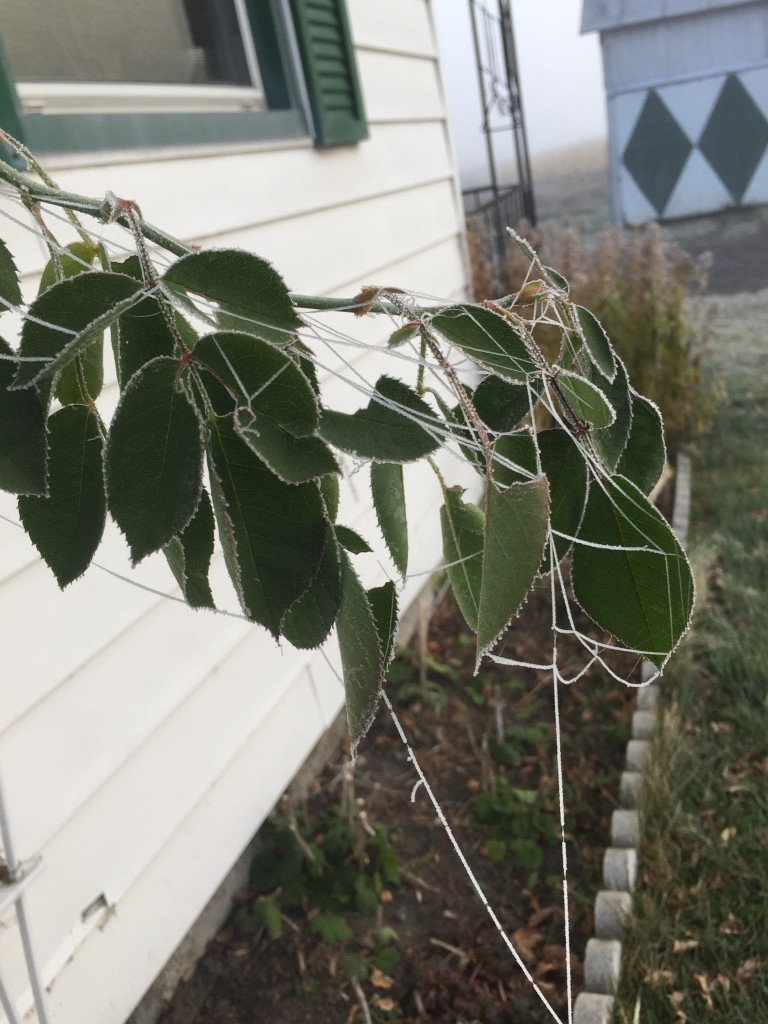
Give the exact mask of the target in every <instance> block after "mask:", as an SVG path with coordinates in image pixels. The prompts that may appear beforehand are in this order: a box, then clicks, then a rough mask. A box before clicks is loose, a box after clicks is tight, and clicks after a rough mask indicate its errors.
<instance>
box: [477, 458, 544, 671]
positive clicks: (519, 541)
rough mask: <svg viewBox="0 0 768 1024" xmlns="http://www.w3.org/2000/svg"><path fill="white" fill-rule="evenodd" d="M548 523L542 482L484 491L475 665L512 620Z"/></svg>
mask: <svg viewBox="0 0 768 1024" xmlns="http://www.w3.org/2000/svg"><path fill="white" fill-rule="evenodd" d="M548 520H549V488H548V486H547V478H546V477H545V476H541V477H539V479H538V480H532V481H529V482H528V483H517V484H512V486H511V487H508V488H506V489H505V490H499V489H498V488H497V487H495V486H494V485H493V484H489V486H488V487H487V491H486V510H485V531H484V533H485V539H484V544H483V570H482V587H481V590H480V608H479V612H478V617H477V664H478V665H479V664H480V659H481V658H482V657H483V655H484V654H486V653H487V652H488V651H489V650H490V649H491V647H493V645H494V643H495V642H496V640H497V639H498V637H499V636H500V635H501V633H502V632H503V631H504V630H505V629H506V627H507V625H508V624H509V622H510V621H511V620H512V618H514V616H515V615H516V614H517V612H518V610H519V608H520V605H521V604H522V602H523V599H524V598H525V595H526V594H527V593H528V591H529V590H530V588H531V586H532V584H533V581H534V579H535V577H536V574H537V573H538V570H539V565H540V563H541V556H542V553H543V551H544V544H545V541H546V538H547V523H548Z"/></svg>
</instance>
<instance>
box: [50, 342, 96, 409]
mask: <svg viewBox="0 0 768 1024" xmlns="http://www.w3.org/2000/svg"><path fill="white" fill-rule="evenodd" d="M81 374H82V379H83V384H84V385H85V390H83V387H82V386H81V384H80V375H81ZM103 387H104V346H103V345H91V346H90V348H87V349H86V350H85V351H84V352H83V353H82V355H80V356H78V357H77V359H75V360H74V361H73V362H71V363H69V364H68V365H67V366H65V367H64V369H63V370H62V371H61V373H60V374H59V376H58V378H57V380H56V386H55V388H54V394H55V395H56V397H57V398H58V400H59V401H60V402H61V404H62V405H88V403H89V402H92V401H94V399H96V398H98V397H99V395H100V394H101V389H102V388H103Z"/></svg>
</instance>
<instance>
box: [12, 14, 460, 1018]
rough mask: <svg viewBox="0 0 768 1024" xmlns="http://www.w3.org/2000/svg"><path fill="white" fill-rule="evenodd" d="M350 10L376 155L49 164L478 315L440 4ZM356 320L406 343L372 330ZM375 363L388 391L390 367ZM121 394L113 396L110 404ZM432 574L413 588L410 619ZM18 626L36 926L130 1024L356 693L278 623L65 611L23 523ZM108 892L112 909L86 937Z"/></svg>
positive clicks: (68, 175) (150, 598)
mask: <svg viewBox="0 0 768 1024" xmlns="http://www.w3.org/2000/svg"><path fill="white" fill-rule="evenodd" d="M348 6H349V16H350V23H351V27H352V34H353V37H354V38H355V40H356V44H357V60H358V68H359V72H360V78H361V86H362V91H363V94H364V98H365V105H366V112H367V116H368V125H369V132H370V136H369V138H368V139H367V140H365V141H363V142H361V143H359V144H357V145H355V146H349V147H339V148H334V149H331V150H325V151H319V150H316V149H314V148H312V147H310V146H309V144H303V143H299V144H296V143H295V142H292V143H290V144H287V145H285V146H280V145H278V144H274V143H272V144H269V145H267V146H262V147H259V146H253V147H249V146H245V145H244V146H238V147H229V148H225V149H221V150H216V149H213V148H209V149H200V150H193V149H186V150H184V151H179V152H158V153H153V152H151V151H147V152H145V153H142V154H137V153H133V154H131V155H130V157H128V156H127V155H126V156H125V159H124V158H123V155H116V156H115V157H114V158H113V159H110V158H109V157H108V156H105V154H99V157H98V161H94V163H93V164H92V165H89V164H88V160H87V156H85V155H83V154H79V155H78V156H77V157H72V158H68V157H62V158H61V159H59V160H58V161H51V162H50V164H51V169H52V173H53V174H54V176H55V177H56V178H57V180H59V182H60V184H61V185H62V187H64V188H66V189H71V190H73V191H77V192H82V193H85V194H89V195H103V194H104V192H105V191H106V190H107V189H109V190H112V191H114V192H115V193H116V194H118V195H120V196H123V197H126V198H132V199H135V200H136V201H137V202H138V203H139V204H140V206H141V209H142V212H143V214H144V216H145V217H146V218H147V219H148V220H149V221H151V222H153V223H156V224H158V225H160V226H162V227H163V228H164V229H166V230H168V231H169V232H171V233H174V234H176V235H177V236H179V237H180V238H183V239H184V240H186V241H189V242H194V243H196V244H202V245H205V246H216V245H219V246H221V245H236V246H244V247H247V248H249V249H253V250H254V251H256V252H258V253H259V254H261V255H263V256H266V257H267V258H268V259H270V260H272V262H273V263H274V264H275V266H276V267H277V269H278V270H279V271H280V272H281V273H282V274H283V276H284V277H285V279H286V282H287V284H288V286H289V287H290V288H292V289H294V290H296V291H302V292H320V293H322V292H326V293H334V294H349V295H351V294H354V293H355V291H357V290H358V289H359V287H360V286H361V285H367V284H383V285H396V286H401V287H406V288H413V289H415V290H419V291H423V292H426V293H428V294H434V295H442V296H444V297H446V298H459V297H464V296H465V295H466V293H467V288H468V285H467V268H466V264H465V256H464V247H463V236H462V230H463V228H462V215H461V211H460V207H459V204H458V201H457V190H456V182H455V178H454V168H453V163H452V159H451V151H450V145H449V141H448V134H447V128H446V122H445V109H444V104H443V98H442V89H441V85H440V78H439V64H438V61H437V57H436V50H435V40H434V31H433V27H432V21H431V10H430V6H429V4H428V3H427V2H426V0H392V2H391V3H388V4H386V5H379V4H371V3H370V0H349V5H348ZM11 212H12V213H13V214H14V215H16V214H17V213H18V209H17V208H16V207H14V208H13V209H12V211H11ZM50 223H51V226H52V227H53V228H54V230H56V231H59V230H61V234H62V237H63V236H64V234H65V231H64V229H63V228H61V225H60V224H59V222H58V221H56V220H51V221H50ZM0 237H3V238H4V240H5V241H6V242H7V243H8V245H9V247H10V248H11V250H12V251H13V252H14V254H15V255H17V257H18V259H19V263H20V266H21V269H22V272H23V274H24V289H25V294H26V295H27V296H28V297H31V296H32V295H33V294H34V280H35V277H36V275H37V274H39V271H40V269H41V268H42V265H43V263H44V262H45V254H44V252H43V250H42V249H41V247H40V245H39V241H38V240H37V239H36V238H35V237H34V236H33V235H28V234H26V233H24V232H22V231H21V230H20V229H18V228H16V227H15V226H14V225H13V223H12V222H10V221H8V220H6V219H5V218H3V223H2V225H0ZM340 322H341V323H342V324H343V325H344V327H345V328H346V329H349V330H350V331H357V330H359V331H360V332H361V333H362V334H363V335H364V336H365V337H366V338H367V339H370V340H372V341H373V340H375V341H379V340H380V341H381V342H382V343H383V342H384V341H385V340H386V326H382V325H379V324H377V323H376V321H375V320H374V319H373V318H368V319H367V320H365V321H361V322H357V321H352V320H351V318H350V320H349V321H348V320H346V319H343V320H341V321H340ZM353 355H354V356H355V359H356V363H355V365H358V362H357V361H358V360H359V356H358V355H357V354H356V353H354V354H353ZM365 368H366V372H367V373H369V374H370V375H371V376H373V377H374V378H375V376H376V374H377V372H380V370H381V361H380V360H377V359H376V357H373V358H369V359H368V360H367V364H366V367H365ZM114 399H115V388H114V386H112V387H111V388H109V389H108V392H107V404H109V402H110V401H112V402H114ZM347 400H348V399H347ZM406 473H407V476H408V478H410V479H411V480H413V479H414V478H416V482H417V489H416V492H415V493H414V491H413V489H412V490H411V492H410V493H411V501H410V504H409V508H408V512H409V519H410V522H411V525H412V527H413V530H414V540H413V555H412V566H411V569H412V571H414V572H418V571H419V570H428V569H429V568H430V566H432V565H434V564H436V563H437V562H438V561H439V550H438V546H439V538H438V532H439V531H436V530H435V526H434V523H435V519H434V516H435V514H436V510H437V507H438V506H439V504H440V500H441V499H440V494H439V490H438V488H437V486H436V483H435V482H434V481H433V480H432V479H430V477H431V474H426V475H425V474H424V473H423V472H422V471H421V470H419V469H414V468H412V467H408V468H407V469H406ZM364 475H365V474H361V477H362V476H364ZM465 479H466V478H465ZM363 491H364V487H363V486H362V480H361V487H360V492H361V497H362V494H363ZM0 513H2V514H3V515H7V516H9V517H10V518H15V502H14V500H13V498H12V497H11V496H8V495H3V496H0ZM340 520H341V521H343V522H346V523H348V524H349V525H352V526H356V527H357V528H358V529H360V530H361V531H362V532H364V533H365V534H367V535H368V536H369V537H370V539H371V540H373V541H377V540H378V537H379V534H378V529H377V527H376V526H375V523H374V521H373V517H372V514H371V512H370V510H369V509H368V508H367V506H366V504H365V503H364V501H362V500H360V501H358V502H354V501H349V500H348V501H347V504H346V506H345V507H344V509H343V511H342V513H341V515H340ZM96 560H97V562H99V563H100V564H102V565H105V566H107V567H109V568H111V569H114V570H116V571H118V572H121V573H123V574H125V575H128V576H131V577H132V578H134V579H136V580H138V581H141V582H144V583H146V584H147V585H148V586H152V587H157V588H160V589H163V590H166V591H167V592H169V593H176V591H175V588H174V581H173V579H172V577H171V574H170V572H169V570H168V569H167V566H166V565H165V561H164V559H163V558H162V557H158V556H153V557H152V558H150V559H147V561H146V564H142V565H141V566H140V567H139V569H138V570H137V571H136V573H135V574H132V573H131V570H130V568H129V559H128V555H127V551H126V548H125V545H124V542H123V541H122V539H121V537H120V536H119V534H118V532H117V530H116V529H114V528H111V529H109V530H108V534H107V537H106V538H105V542H104V544H103V546H102V548H101V549H100V551H99V553H98V555H97V559H96ZM359 567H360V570H361V572H362V574H363V577H364V580H365V582H366V583H367V584H368V585H371V584H372V583H374V582H375V581H376V580H377V579H379V578H380V577H379V576H378V573H379V569H378V568H377V559H376V557H374V556H365V557H364V558H362V559H360V560H359ZM214 576H215V577H216V580H215V585H216V587H217V588H218V594H219V595H223V596H221V599H220V603H221V605H223V606H225V607H228V608H235V607H236V600H235V597H234V594H233V593H232V590H231V587H229V585H228V583H227V582H226V580H225V579H224V576H225V573H224V570H223V566H222V564H221V560H220V559H219V560H218V561H217V564H216V568H215V572H214ZM425 579H426V577H424V576H422V577H418V578H414V579H411V580H410V581H409V583H408V586H407V588H406V590H405V594H404V595H403V600H404V601H405V602H407V601H409V600H411V599H413V597H414V596H415V595H416V593H417V592H418V590H419V588H420V586H421V585H423V582H424V581H425ZM0 616H2V617H3V621H4V622H5V624H6V628H5V630H4V641H3V656H4V657H3V667H4V673H3V676H4V681H3V686H2V699H0V774H1V775H2V784H3V787H4V792H5V796H6V801H7V804H8V811H9V816H10V821H11V827H12V830H13V835H14V838H15V843H16V848H17V851H18V854H19V856H20V857H22V858H24V859H27V858H30V857H32V856H34V855H37V854H42V856H43V860H44V865H45V870H44V872H43V873H42V874H41V875H40V877H39V878H38V879H37V880H36V881H35V882H34V884H33V885H32V886H31V887H30V889H29V891H28V896H27V907H28V914H29V917H30V922H31V927H32V933H33V938H34V940H35V944H36V947H37V950H38V954H39V961H40V964H41V965H42V968H43V976H44V980H45V982H46V983H47V984H48V985H49V993H48V998H49V1003H50V1011H51V1016H52V1021H53V1024H71V1022H73V1021H77V1024H123V1022H124V1021H125V1019H126V1018H127V1017H128V1015H129V1014H130V1013H131V1011H132V1009H133V1007H134V1006H135V1004H136V1003H137V1002H138V1001H139V999H140V998H141V996H142V994H143V992H144V991H145V990H146V989H147V988H148V986H149V985H150V984H151V982H152V980H153V978H154V977H155V976H156V974H157V973H158V971H160V969H161V968H162V967H163V965H164V963H165V962H166V961H167V959H168V958H169V957H170V955H171V954H172V952H173V950H174V949H175V947H176V946H177V945H178V944H179V942H180V941H181V940H182V938H183V937H184V935H185V933H186V931H187V930H188V929H189V927H190V925H191V924H192V923H193V922H194V920H195V919H196V917H197V916H198V914H199V913H200V911H201V910H202V908H203V907H204V906H205V904H206V902H207V901H208V899H209V898H210V896H211V895H212V893H213V892H214V891H215V890H216V888H217V887H218V886H219V884H220V883H221V881H222V879H223V878H224V876H225V875H226V873H227V872H228V870H229V869H230V867H231V865H232V864H233V863H234V862H235V860H236V859H237V857H238V856H239V854H240V853H241V851H242V850H243V849H244V848H245V846H246V844H247V843H248V841H249V840H250V838H251V837H252V835H253V834H254V832H255V831H256V830H257V828H258V826H259V825H260V823H261V822H262V820H263V818H264V816H265V815H266V814H267V813H268V811H269V810H270V808H271V807H272V806H273V804H274V802H275V800H276V799H277V798H278V796H279V795H280V793H281V792H282V791H283V789H284V788H285V786H286V785H287V783H288V782H289V781H290V779H291V777H292V776H293V775H294V774H295V772H296V771H297V769H298V768H299V767H300V765H301V763H302V761H303V760H304V758H305V757H306V755H307V754H308V753H309V751H310V750H311V749H312V747H313V745H314V744H315V743H316V742H317V740H318V739H319V738H320V737H321V735H322V734H323V732H324V730H325V729H326V728H327V726H328V725H329V724H330V723H331V722H332V721H333V719H334V718H335V716H336V714H337V713H338V711H339V709H340V707H341V703H342V693H341V688H340V686H339V684H338V682H337V680H336V678H335V677H334V675H333V672H332V671H331V669H330V668H329V667H328V665H327V664H326V662H325V661H324V660H323V658H322V656H320V655H318V654H313V653H312V652H297V651H294V650H293V649H292V648H290V647H288V646H287V645H284V647H283V648H282V649H280V648H278V647H276V646H275V645H274V644H273V643H272V642H271V640H270V639H269V638H268V637H267V635H266V634H265V632H264V631H263V630H262V629H261V628H260V627H258V626H250V625H248V624H246V623H244V622H241V621H238V620H237V619H230V618H225V617H221V616H213V615H210V614H207V613H205V612H193V611H191V610H189V609H187V608H186V607H184V606H182V605H179V604H176V603H173V602H170V601H167V600H164V599H162V598H159V597H156V596H154V595H152V594H150V593H148V592H147V591H143V590H139V589H136V588H135V587H132V586H129V585H127V584H126V583H125V582H123V581H121V580H119V579H117V578H115V577H114V576H111V575H109V574H107V573H105V572H103V571H101V570H99V569H98V568H96V567H95V566H94V567H91V569H89V570H88V572H87V573H86V575H85V577H84V578H83V579H82V580H80V581H78V582H76V583H74V584H72V585H71V586H70V587H68V588H67V590H66V591H65V592H63V593H61V592H59V590H58V588H57V587H56V584H55V581H54V579H53V577H52V576H51V574H50V573H49V572H48V570H47V568H46V567H45V566H44V565H43V564H42V563H41V562H40V560H39V559H38V558H37V555H36V552H35V551H34V549H33V548H32V546H31V544H30V543H29V541H28V540H27V538H26V537H25V536H24V534H23V533H22V531H21V530H19V529H16V528H14V527H13V526H12V525H10V524H8V523H6V522H3V521H0ZM328 649H329V653H330V656H331V657H332V659H334V660H336V653H335V647H334V644H333V643H331V644H329V647H328ZM101 895H103V896H104V898H105V901H106V904H107V905H108V907H109V910H108V911H106V912H99V911H97V912H96V913H95V914H94V915H93V916H92V917H90V918H89V919H88V920H86V921H83V920H82V914H83V911H84V910H85V908H87V907H88V906H89V905H91V904H92V903H93V902H94V901H95V900H97V899H98V898H99V897H100V896H101ZM12 921H13V919H12V916H11V915H10V914H6V915H4V916H3V918H2V920H0V964H2V974H3V979H4V981H5V982H6V984H7V985H8V986H9V988H10V990H11V993H12V994H13V996H14V998H16V999H18V1000H19V1006H20V1009H27V1008H29V1007H31V999H30V996H29V993H28V992H26V993H25V987H26V982H25V973H24V970H23V963H22V959H21V953H20V947H19V942H18V934H17V930H16V927H15V925H14V924H13V923H12ZM3 1020H4V1018H3V1015H2V1013H0V1021H3ZM28 1020H30V1021H32V1020H34V1016H33V1014H31V1013H30V1015H29V1017H28Z"/></svg>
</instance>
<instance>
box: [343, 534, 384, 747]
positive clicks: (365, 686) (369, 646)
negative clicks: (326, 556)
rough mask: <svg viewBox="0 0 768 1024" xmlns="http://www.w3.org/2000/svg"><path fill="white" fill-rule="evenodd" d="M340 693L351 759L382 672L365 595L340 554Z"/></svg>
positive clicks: (369, 718)
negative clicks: (341, 684)
mask: <svg viewBox="0 0 768 1024" xmlns="http://www.w3.org/2000/svg"><path fill="white" fill-rule="evenodd" d="M336 633H337V636H338V640H339V651H340V653H341V664H342V667H343V670H344V692H345V695H346V705H347V722H348V725H349V741H350V746H351V751H352V757H353V758H354V757H355V755H356V752H357V746H358V744H359V742H360V740H361V739H362V738H363V736H364V735H365V734H366V732H367V731H368V729H369V727H370V724H371V722H372V721H373V716H374V714H375V712H376V705H377V704H378V702H379V694H380V692H381V685H382V681H383V675H384V663H383V660H382V657H381V639H380V635H379V631H378V629H377V627H376V622H375V620H374V617H373V611H372V610H371V606H370V603H369V601H368V596H367V594H366V592H365V590H364V589H363V586H362V584H361V583H360V580H359V579H358V578H357V575H356V574H355V571H354V569H353V568H352V566H351V565H350V562H349V557H348V556H347V555H346V554H344V553H343V552H342V556H341V607H340V608H339V617H338V620H337V623H336Z"/></svg>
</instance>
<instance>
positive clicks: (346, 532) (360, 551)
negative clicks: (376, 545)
mask: <svg viewBox="0 0 768 1024" xmlns="http://www.w3.org/2000/svg"><path fill="white" fill-rule="evenodd" d="M335 530H336V540H338V542H339V544H341V546H342V547H343V548H344V549H345V550H346V551H349V553H350V554H351V555H367V554H370V552H371V550H372V549H371V546H370V544H369V543H368V541H367V540H365V539H364V538H363V537H361V536H360V534H359V533H358V532H357V531H356V530H352V529H350V527H348V526H341V525H340V524H337V525H336V527H335Z"/></svg>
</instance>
